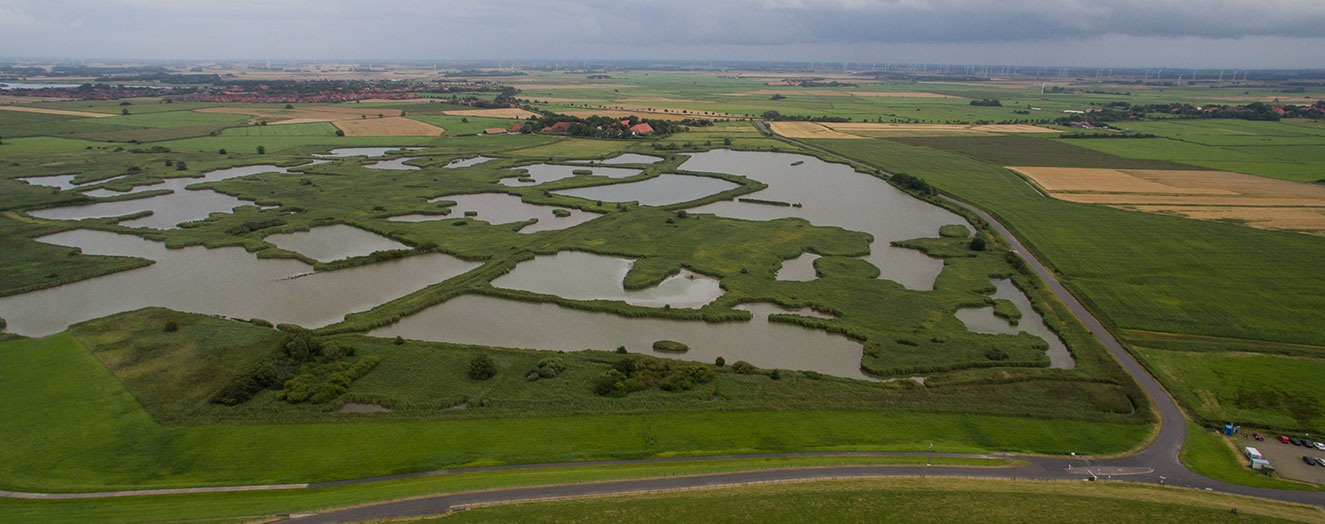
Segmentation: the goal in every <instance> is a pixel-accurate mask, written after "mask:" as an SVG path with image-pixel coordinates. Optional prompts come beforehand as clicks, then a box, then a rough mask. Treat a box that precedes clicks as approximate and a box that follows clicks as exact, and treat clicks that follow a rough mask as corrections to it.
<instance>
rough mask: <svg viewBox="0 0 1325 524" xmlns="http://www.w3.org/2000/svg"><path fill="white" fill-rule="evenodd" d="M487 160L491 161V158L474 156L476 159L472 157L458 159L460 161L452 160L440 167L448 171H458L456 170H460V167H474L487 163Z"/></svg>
mask: <svg viewBox="0 0 1325 524" xmlns="http://www.w3.org/2000/svg"><path fill="white" fill-rule="evenodd" d="M489 160H492V159H491V158H488V157H486V156H476V157H474V158H462V159H460V160H452V161H450V162H447V164H446V165H444V166H442V167H443V168H449V169H458V168H461V167H469V166H472V165H476V164H482V163H484V162H487V161H489Z"/></svg>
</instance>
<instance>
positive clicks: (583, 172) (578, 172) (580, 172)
mask: <svg viewBox="0 0 1325 524" xmlns="http://www.w3.org/2000/svg"><path fill="white" fill-rule="evenodd" d="M570 173H571V174H572V175H592V174H593V171H592V170H589V169H575V170H572V171H571V172H570Z"/></svg>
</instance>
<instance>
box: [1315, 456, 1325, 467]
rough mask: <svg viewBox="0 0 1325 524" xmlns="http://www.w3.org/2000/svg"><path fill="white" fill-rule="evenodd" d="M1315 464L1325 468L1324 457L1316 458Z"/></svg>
mask: <svg viewBox="0 0 1325 524" xmlns="http://www.w3.org/2000/svg"><path fill="white" fill-rule="evenodd" d="M1316 463H1317V464H1320V465H1322V466H1325V457H1316Z"/></svg>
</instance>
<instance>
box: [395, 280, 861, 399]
mask: <svg viewBox="0 0 1325 524" xmlns="http://www.w3.org/2000/svg"><path fill="white" fill-rule="evenodd" d="M741 307H742V308H743V309H747V310H749V311H750V312H751V313H752V314H753V315H754V319H753V320H750V321H748V322H722V323H709V322H703V321H678V320H665V319H657V318H633V319H632V318H624V317H620V316H617V315H614V314H611V313H598V312H590V311H582V310H578V309H571V308H566V307H562V306H558V305H555V304H535V303H528V302H519V301H513V300H504V299H500V298H494V297H488V296H483V295H464V296H460V297H457V298H453V299H451V300H448V301H446V302H443V303H441V304H438V305H436V306H433V307H430V308H428V309H425V310H423V311H421V312H419V313H416V314H414V315H411V316H409V317H405V318H404V319H402V320H401V321H400V322H397V323H395V324H392V325H390V326H385V327H381V328H378V329H375V330H373V331H371V332H369V335H373V336H379V337H394V336H397V335H399V336H402V337H405V338H411V339H416V340H433V341H440V342H455V343H460V344H480V345H487V346H499V347H514V348H528V349H542V350H566V351H575V350H580V349H602V350H612V349H615V348H616V347H618V346H625V347H626V350H628V351H630V352H632V353H647V354H653V355H656V356H660V357H668V358H678V359H685V360H693V361H697V362H709V363H711V362H713V361H714V359H716V358H717V357H722V358H723V359H725V360H726V361H727V363H728V364H730V363H733V362H736V361H737V360H744V361H746V362H750V363H751V364H754V365H756V366H759V367H763V368H780V369H799V370H810V371H817V372H820V373H824V374H828V375H835V376H839V377H848V378H856V379H870V377H867V376H866V375H865V374H864V373H862V372H861V371H860V357H861V351H862V347H861V345H860V344H859V343H857V342H855V341H853V340H851V339H848V338H846V337H843V336H840V335H832V334H829V333H827V332H825V331H819V330H813V329H805V328H802V327H798V326H794V325H789V324H782V323H777V322H769V321H768V314H769V313H787V311H785V310H783V309H781V308H778V307H776V306H772V305H769V304H747V305H744V306H741ZM658 340H676V341H679V342H683V343H685V344H686V345H688V346H690V350H689V351H687V352H685V353H662V352H655V351H653V343H654V342H656V341H658Z"/></svg>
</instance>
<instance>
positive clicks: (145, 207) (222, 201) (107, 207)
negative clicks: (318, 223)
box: [28, 160, 325, 229]
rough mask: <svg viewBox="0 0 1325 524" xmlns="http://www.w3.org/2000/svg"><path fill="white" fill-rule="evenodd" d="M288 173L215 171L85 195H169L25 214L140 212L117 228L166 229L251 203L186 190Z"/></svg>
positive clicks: (62, 216)
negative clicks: (145, 213)
mask: <svg viewBox="0 0 1325 524" xmlns="http://www.w3.org/2000/svg"><path fill="white" fill-rule="evenodd" d="M323 162H325V161H324V160H315V161H313V162H310V163H307V164H303V165H302V166H299V167H304V166H310V165H315V164H320V163H323ZM288 171H289V168H284V167H279V166H274V165H271V164H260V165H253V166H240V167H232V168H227V169H218V170H215V171H209V172H207V173H204V174H203V176H201V177H180V178H171V179H167V180H165V181H163V182H161V183H158V184H152V185H148V186H137V187H134V188H133V189H132V190H131V191H127V192H116V191H110V190H108V189H97V190H94V191H88V192H86V193H85V194H87V195H89V196H97V197H102V196H115V195H124V194H130V193H141V192H144V191H156V190H160V189H168V190H170V191H172V193H170V194H166V195H158V196H154V197H148V198H139V199H135V200H119V201H115V202H97V203H93V204H83V205H77V206H65V207H56V208H51V209H39V210H36V211H29V212H28V214H29V215H32V216H35V217H39V218H48V219H54V220H81V219H84V218H105V217H117V216H123V215H129V214H133V213H139V212H142V211H151V212H152V215H151V216H146V217H142V218H137V219H133V220H126V221H123V222H120V224H121V225H124V226H129V227H150V228H156V229H168V228H172V227H175V226H176V225H177V224H180V223H182V222H192V221H194V220H202V219H204V218H207V217H208V215H211V214H212V213H217V212H226V211H230V210H232V209H234V208H236V207H239V206H244V205H252V204H253V203H252V202H248V201H244V200H240V199H238V198H235V197H232V196H229V195H223V194H221V193H217V192H215V191H212V190H210V189H198V190H188V189H185V188H186V187H188V186H191V185H194V184H201V183H204V182H216V181H219V180H226V179H229V178H236V177H241V176H248V175H254V174H258V173H286V172H288Z"/></svg>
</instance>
